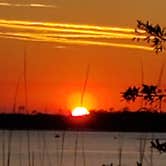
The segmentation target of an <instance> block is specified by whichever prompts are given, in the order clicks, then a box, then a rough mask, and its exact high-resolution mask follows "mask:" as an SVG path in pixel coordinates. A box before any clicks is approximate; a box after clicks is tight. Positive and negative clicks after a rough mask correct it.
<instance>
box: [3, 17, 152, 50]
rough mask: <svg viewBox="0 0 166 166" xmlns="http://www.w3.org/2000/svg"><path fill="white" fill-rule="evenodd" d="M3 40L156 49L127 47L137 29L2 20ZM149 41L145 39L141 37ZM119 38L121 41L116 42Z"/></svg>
mask: <svg viewBox="0 0 166 166" xmlns="http://www.w3.org/2000/svg"><path fill="white" fill-rule="evenodd" d="M0 28H1V29H3V31H1V33H0V37H1V38H12V39H17V40H28V41H41V42H56V43H64V44H72V45H74V44H76V45H78V44H79V45H98V46H113V47H123V48H135V49H143V50H152V48H150V47H145V46H140V45H134V44H126V43H127V42H128V43H129V42H130V41H131V39H133V38H134V37H138V36H136V35H135V33H134V29H131V28H120V27H104V26H92V25H79V24H65V23H64V24H62V23H52V22H50V23H47V22H30V21H18V20H2V19H1V20H0ZM139 38H145V36H139ZM115 39H123V40H119V42H118V43H117V42H113V40H115Z"/></svg>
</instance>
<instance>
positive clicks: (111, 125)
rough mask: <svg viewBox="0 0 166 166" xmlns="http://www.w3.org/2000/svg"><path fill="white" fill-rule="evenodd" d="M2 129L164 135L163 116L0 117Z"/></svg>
mask: <svg viewBox="0 0 166 166" xmlns="http://www.w3.org/2000/svg"><path fill="white" fill-rule="evenodd" d="M0 128H1V129H17V130H24V129H31V130H83V131H84V130H86V131H124V132H125V131H133V132H134V131H141V132H165V131H166V113H158V112H153V113H152V112H128V111H124V112H92V113H91V114H90V115H88V116H84V117H72V116H63V115H49V114H40V113H38V114H33V115H26V114H0Z"/></svg>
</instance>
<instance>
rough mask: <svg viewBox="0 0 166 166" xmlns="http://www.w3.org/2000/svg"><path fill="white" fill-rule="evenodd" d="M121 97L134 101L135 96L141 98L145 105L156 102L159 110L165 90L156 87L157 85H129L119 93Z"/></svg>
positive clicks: (165, 95)
mask: <svg viewBox="0 0 166 166" xmlns="http://www.w3.org/2000/svg"><path fill="white" fill-rule="evenodd" d="M121 94H122V98H123V99H124V100H126V101H127V102H130V101H131V102H135V101H136V99H137V98H140V97H141V98H143V100H144V101H145V103H146V105H147V104H148V105H152V104H153V103H158V104H159V106H158V109H159V111H160V112H161V104H162V101H163V99H164V97H166V94H165V90H163V89H160V88H158V86H157V85H147V84H142V86H141V87H136V86H133V87H131V86H130V87H129V88H127V89H126V90H125V91H124V92H122V93H121Z"/></svg>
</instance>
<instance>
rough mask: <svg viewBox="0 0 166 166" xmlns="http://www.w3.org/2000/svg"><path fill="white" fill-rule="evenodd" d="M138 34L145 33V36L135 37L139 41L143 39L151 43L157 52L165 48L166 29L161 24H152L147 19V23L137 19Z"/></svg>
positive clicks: (136, 30)
mask: <svg viewBox="0 0 166 166" xmlns="http://www.w3.org/2000/svg"><path fill="white" fill-rule="evenodd" d="M135 32H136V34H138V35H144V36H145V38H143V39H142V38H141V37H135V38H134V40H135V39H136V40H137V41H140V40H143V41H146V42H147V43H149V44H150V45H151V46H152V47H153V48H154V50H155V52H156V53H159V52H162V51H163V50H164V43H165V41H166V29H165V28H162V27H161V26H160V25H159V24H156V25H152V24H150V23H149V21H147V22H146V23H144V22H142V21H141V20H137V27H136V29H135Z"/></svg>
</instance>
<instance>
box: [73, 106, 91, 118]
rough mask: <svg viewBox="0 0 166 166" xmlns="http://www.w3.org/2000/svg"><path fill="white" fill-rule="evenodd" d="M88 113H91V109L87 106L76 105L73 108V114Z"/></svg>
mask: <svg viewBox="0 0 166 166" xmlns="http://www.w3.org/2000/svg"><path fill="white" fill-rule="evenodd" d="M88 114H89V111H88V109H87V108H85V107H76V108H74V109H73V110H72V116H84V115H88Z"/></svg>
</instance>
